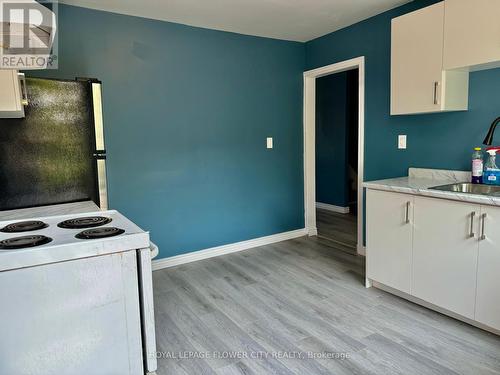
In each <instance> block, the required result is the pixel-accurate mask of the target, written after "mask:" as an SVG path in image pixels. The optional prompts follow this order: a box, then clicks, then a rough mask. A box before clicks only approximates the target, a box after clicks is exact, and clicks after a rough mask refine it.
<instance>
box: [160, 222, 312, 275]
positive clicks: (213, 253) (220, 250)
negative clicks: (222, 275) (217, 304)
mask: <svg viewBox="0 0 500 375" xmlns="http://www.w3.org/2000/svg"><path fill="white" fill-rule="evenodd" d="M307 234H308V232H307V230H306V229H305V228H302V229H297V230H292V231H290V232H283V233H278V234H273V235H271V236H266V237H260V238H254V239H252V240H247V241H241V242H236V243H232V244H228V245H222V246H217V247H212V248H210V249H205V250H199V251H193V252H191V253H187V254H181V255H176V256H173V257H169V258H163V259H157V260H153V271H156V270H161V269H162V268H168V267H174V266H178V265H180V264H184V263H190V262H196V261H198V260H202V259H208V258H212V257H217V256H220V255H224V254H231V253H236V252H238V251H242V250H247V249H251V248H253V247H258V246H264V245H269V244H272V243H276V242H281V241H286V240H291V239H292V238H297V237H303V236H306V235H307Z"/></svg>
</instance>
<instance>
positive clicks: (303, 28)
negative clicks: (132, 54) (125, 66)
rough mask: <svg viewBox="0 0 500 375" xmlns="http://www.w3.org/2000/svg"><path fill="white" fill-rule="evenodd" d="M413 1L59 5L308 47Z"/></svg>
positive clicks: (106, 0)
mask: <svg viewBox="0 0 500 375" xmlns="http://www.w3.org/2000/svg"><path fill="white" fill-rule="evenodd" d="M410 1H413V0H61V2H64V3H66V4H71V5H77V6H82V7H86V8H93V9H100V10H106V11H110V12H115V13H122V14H129V15H133V16H140V17H146V18H152V19H158V20H163V21H170V22H176V23H181V24H185V25H191V26H198V27H204V28H208V29H215V30H224V31H231V32H235V33H240V34H247V35H256V36H264V37H270V38H276V39H284V40H295V41H299V42H306V41H308V40H311V39H315V38H317V37H319V36H322V35H325V34H328V33H330V32H332V31H335V30H339V29H341V28H343V27H346V26H349V25H352V24H354V23H356V22H359V21H361V20H364V19H366V18H369V17H372V16H374V15H376V14H379V13H382V12H384V11H386V10H389V9H392V8H395V7H397V6H399V5H402V4H405V3H409V2H410Z"/></svg>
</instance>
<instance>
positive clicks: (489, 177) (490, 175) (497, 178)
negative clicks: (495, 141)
mask: <svg viewBox="0 0 500 375" xmlns="http://www.w3.org/2000/svg"><path fill="white" fill-rule="evenodd" d="M499 150H500V148H499V147H490V148H488V149H486V152H487V153H488V154H489V155H490V156H489V158H488V160H487V161H486V164H485V165H484V173H483V184H487V185H500V169H499V168H498V167H497V164H496V155H497V151H499Z"/></svg>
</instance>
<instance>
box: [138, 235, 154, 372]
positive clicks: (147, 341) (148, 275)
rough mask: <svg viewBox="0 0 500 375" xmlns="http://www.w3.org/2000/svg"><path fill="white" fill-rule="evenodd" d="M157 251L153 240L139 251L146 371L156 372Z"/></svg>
mask: <svg viewBox="0 0 500 375" xmlns="http://www.w3.org/2000/svg"><path fill="white" fill-rule="evenodd" d="M157 253H158V247H157V246H156V245H155V244H153V243H152V242H151V245H150V247H149V248H146V249H140V250H138V251H137V258H138V269H139V294H140V297H141V324H142V346H143V355H144V368H145V371H146V373H150V372H154V371H156V368H157V360H156V336H155V316H154V302H153V277H152V268H151V258H152V255H153V254H157Z"/></svg>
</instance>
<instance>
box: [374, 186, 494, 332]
mask: <svg viewBox="0 0 500 375" xmlns="http://www.w3.org/2000/svg"><path fill="white" fill-rule="evenodd" d="M366 197H367V198H366V200H367V202H366V257H367V258H366V274H367V278H368V279H369V280H371V281H373V282H375V285H379V286H380V287H383V286H384V285H385V286H388V287H391V288H393V289H396V290H398V291H401V292H404V293H405V294H407V295H410V296H412V297H416V298H418V299H420V300H422V301H425V302H426V303H428V304H431V305H433V306H435V307H439V308H442V309H445V310H447V311H449V312H451V313H453V314H455V315H456V316H461V317H463V318H466V321H469V322H471V323H475V324H478V323H479V325H480V326H486V327H490V328H492V329H493V331H495V332H496V333H497V334H498V333H499V332H500V292H499V290H500V278H499V274H500V231H499V230H498V228H500V207H494V206H485V205H479V204H474V203H467V202H460V201H453V200H446V199H439V198H430V197H423V196H415V195H411V194H402V193H393V192H386V191H378V190H373V189H368V191H367V195H366Z"/></svg>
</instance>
